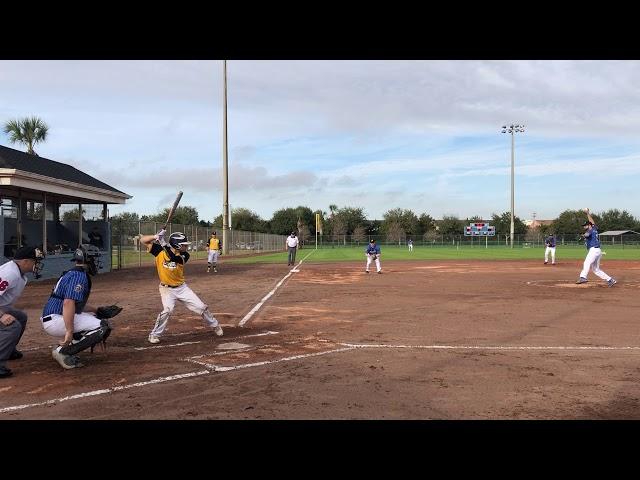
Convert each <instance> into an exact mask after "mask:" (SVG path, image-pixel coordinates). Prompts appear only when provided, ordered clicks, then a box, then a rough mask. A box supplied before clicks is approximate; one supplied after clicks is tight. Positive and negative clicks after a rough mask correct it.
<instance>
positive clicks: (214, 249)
mask: <svg viewBox="0 0 640 480" xmlns="http://www.w3.org/2000/svg"><path fill="white" fill-rule="evenodd" d="M221 251H222V242H221V241H220V239H218V238H217V237H216V232H211V238H210V239H209V243H208V244H207V252H208V255H207V273H208V272H210V271H211V267H213V271H214V272H217V271H218V255H220V253H221Z"/></svg>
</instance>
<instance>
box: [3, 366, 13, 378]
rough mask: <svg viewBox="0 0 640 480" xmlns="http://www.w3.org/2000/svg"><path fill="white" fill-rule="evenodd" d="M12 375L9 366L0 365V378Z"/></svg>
mask: <svg viewBox="0 0 640 480" xmlns="http://www.w3.org/2000/svg"><path fill="white" fill-rule="evenodd" d="M11 375H13V372H12V371H11V369H10V368H7V367H0V378H7V377H10V376H11Z"/></svg>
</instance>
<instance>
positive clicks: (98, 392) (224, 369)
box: [0, 347, 354, 413]
mask: <svg viewBox="0 0 640 480" xmlns="http://www.w3.org/2000/svg"><path fill="white" fill-rule="evenodd" d="M349 350H354V348H353V347H345V348H338V349H335V350H328V351H324V352H314V353H308V354H303V355H295V356H292V357H286V358H280V359H277V360H268V361H264V362H257V363H249V364H244V365H237V366H235V367H219V366H216V365H211V364H207V363H205V362H199V361H197V360H189V361H190V362H191V363H196V364H199V365H202V366H205V367H206V370H198V371H195V372H189V373H182V374H179V375H172V376H169V377H159V378H155V379H153V380H147V381H144V382H136V383H132V384H129V385H120V386H117V387H111V388H104V389H100V390H93V391H91V392H85V393H78V394H76V395H69V396H67V397H60V398H54V399H51V400H45V401H43V402H37V403H29V404H24V405H13V406H10V407H4V408H0V413H7V412H15V411H18V410H24V409H27V408H34V407H41V406H45V405H54V404H57V403H62V402H67V401H70V400H78V399H81V398H87V397H95V396H99V395H105V394H107V393H115V392H119V391H122V390H128V389H131V388H140V387H145V386H147V385H155V384H159V383H166V382H171V381H176V380H183V379H186V378H192V377H199V376H202V375H207V374H211V373H216V372H227V371H230V370H239V369H243V368H251V367H258V366H262V365H268V364H272V363H280V362H287V361H291V360H298V359H300V358H306V357H316V356H320V355H327V354H330V353H338V352H345V351H349Z"/></svg>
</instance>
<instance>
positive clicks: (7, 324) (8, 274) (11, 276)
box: [0, 246, 43, 378]
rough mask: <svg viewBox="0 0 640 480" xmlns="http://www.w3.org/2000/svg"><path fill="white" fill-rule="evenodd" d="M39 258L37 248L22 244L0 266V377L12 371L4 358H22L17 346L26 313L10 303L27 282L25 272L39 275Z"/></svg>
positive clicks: (15, 298)
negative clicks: (11, 257)
mask: <svg viewBox="0 0 640 480" xmlns="http://www.w3.org/2000/svg"><path fill="white" fill-rule="evenodd" d="M42 258H43V255H42V253H41V252H40V250H38V249H36V248H34V247H27V246H24V247H21V248H19V249H18V250H17V251H16V253H15V255H14V257H13V260H11V261H9V262H7V263H5V264H4V265H2V266H1V267H0V378H6V377H10V376H11V375H13V372H12V371H11V370H10V369H9V368H7V367H6V366H5V362H6V361H7V360H18V359H20V358H22V352H21V351H20V350H18V349H17V348H16V346H17V345H18V342H20V339H21V338H22V334H23V333H24V329H25V327H26V326H27V314H26V313H24V312H23V311H21V310H16V309H15V308H13V304H14V302H15V301H16V300H18V298H19V297H20V295H22V291H23V290H24V287H25V286H26V284H27V273H29V272H32V273H33V275H34V277H35V278H40V271H41V270H42V262H41V259H42Z"/></svg>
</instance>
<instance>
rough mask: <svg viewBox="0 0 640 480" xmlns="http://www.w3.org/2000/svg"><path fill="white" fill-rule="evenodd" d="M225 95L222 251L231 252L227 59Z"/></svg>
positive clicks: (225, 66)
mask: <svg viewBox="0 0 640 480" xmlns="http://www.w3.org/2000/svg"><path fill="white" fill-rule="evenodd" d="M222 70H223V75H224V96H223V102H222V103H223V108H222V176H223V177H224V178H223V188H224V193H223V194H222V253H223V255H226V254H227V253H229V242H228V240H229V172H228V171H227V165H228V163H229V155H228V149H227V61H226V60H224V61H223V68H222Z"/></svg>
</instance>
